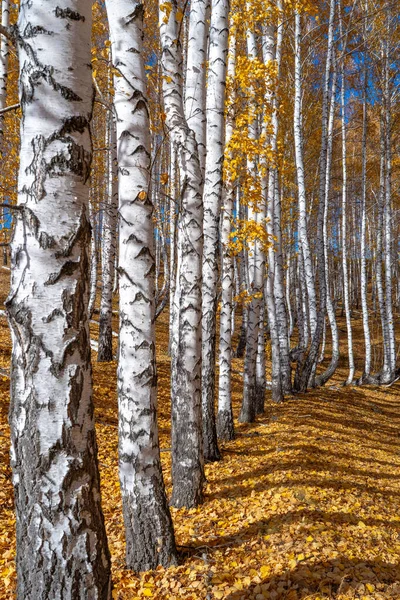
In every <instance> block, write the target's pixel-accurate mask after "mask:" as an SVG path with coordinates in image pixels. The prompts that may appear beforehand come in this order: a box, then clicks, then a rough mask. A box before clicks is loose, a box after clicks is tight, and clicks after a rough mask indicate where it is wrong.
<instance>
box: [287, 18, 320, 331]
mask: <svg viewBox="0 0 400 600" xmlns="http://www.w3.org/2000/svg"><path fill="white" fill-rule="evenodd" d="M294 19H295V34H294V36H295V55H294V59H295V66H294V70H295V71H294V84H295V98H294V113H293V114H294V145H295V158H296V175H297V187H298V206H299V224H298V226H299V242H300V247H301V252H302V254H303V264H304V275H305V284H306V288H307V298H308V311H309V315H310V328H311V335H313V333H314V331H315V328H316V326H317V301H316V292H315V282H314V274H313V270H312V261H311V251H310V244H309V240H308V232H307V204H306V202H307V200H306V187H305V178H304V157H303V116H302V69H301V61H302V57H301V40H302V33H301V15H300V13H299V11H298V10H297V9H296V10H295V15H294Z"/></svg>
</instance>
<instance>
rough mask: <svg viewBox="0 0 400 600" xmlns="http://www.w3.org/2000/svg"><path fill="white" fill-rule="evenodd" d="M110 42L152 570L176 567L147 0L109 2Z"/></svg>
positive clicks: (122, 414) (131, 542) (135, 563)
mask: <svg viewBox="0 0 400 600" xmlns="http://www.w3.org/2000/svg"><path fill="white" fill-rule="evenodd" d="M106 7H107V14H108V19H109V26H110V37H111V41H112V58H113V64H114V68H115V69H117V70H118V71H119V73H120V74H121V76H120V77H115V82H114V86H115V101H114V102H115V110H116V114H117V138H118V167H119V169H118V171H119V223H120V230H119V231H120V236H119V266H118V271H119V296H120V337H119V352H118V406H119V477H120V485H121V494H122V506H123V514H124V523H125V538H126V563H127V567H128V568H129V569H132V570H135V571H147V570H149V569H154V568H156V567H157V565H163V566H165V567H166V566H169V565H171V564H175V562H176V549H175V541H174V534H173V528H172V521H171V516H170V513H169V509H168V504H167V498H166V495H165V489H164V482H163V476H162V470H161V463H160V449H159V438H158V426H157V371H156V357H155V319H154V316H155V286H154V283H155V282H154V228H153V221H152V213H153V205H152V202H151V199H150V197H149V184H150V156H151V154H150V122H149V112H148V106H147V98H146V76H145V71H144V59H143V47H142V37H143V13H144V7H143V3H142V2H140V1H136V0H106Z"/></svg>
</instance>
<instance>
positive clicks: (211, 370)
mask: <svg viewBox="0 0 400 600" xmlns="http://www.w3.org/2000/svg"><path fill="white" fill-rule="evenodd" d="M228 13H229V1H228V0H212V2H211V23H210V48H209V57H208V74H207V154H206V168H205V181H204V192H203V206H204V220H203V231H204V249H203V287H202V381H201V386H202V409H203V451H204V458H205V460H207V461H214V460H219V459H220V457H221V456H220V453H219V450H218V445H217V431H216V426H215V416H214V414H215V409H214V395H215V344H216V314H217V298H218V294H217V283H218V245H219V225H220V212H221V199H222V191H223V180H222V170H223V165H224V148H225V123H224V110H225V88H226V66H227V55H228Z"/></svg>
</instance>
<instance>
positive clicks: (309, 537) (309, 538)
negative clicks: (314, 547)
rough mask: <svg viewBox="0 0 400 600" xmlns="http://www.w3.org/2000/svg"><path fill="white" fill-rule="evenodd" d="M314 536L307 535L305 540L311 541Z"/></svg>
mask: <svg viewBox="0 0 400 600" xmlns="http://www.w3.org/2000/svg"><path fill="white" fill-rule="evenodd" d="M313 541H314V538H313V536H312V535H309V536H308V538H306V542H313Z"/></svg>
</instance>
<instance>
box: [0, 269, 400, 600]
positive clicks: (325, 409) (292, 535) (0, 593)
mask: <svg viewBox="0 0 400 600" xmlns="http://www.w3.org/2000/svg"><path fill="white" fill-rule="evenodd" d="M2 279H3V278H1V280H2ZM0 300H3V297H2V298H0ZM1 308H3V306H2V305H0V309H1ZM166 327H167V316H166V315H165V316H164V315H162V316H161V317H160V320H159V322H158V347H157V351H158V375H159V414H160V437H161V448H162V450H163V452H162V454H161V456H162V461H163V467H164V473H165V481H166V484H167V488H168V492H169V493H170V491H171V488H170V484H171V481H170V453H169V451H168V450H169V446H170V442H169V433H170V423H169V408H170V407H169V366H170V362H169V358H168V356H167V354H166V347H167V341H168V340H167V329H166ZM94 358H95V354H94ZM9 361H10V339H9V334H8V328H7V323H6V320H5V319H0V367H2V368H8V367H9ZM234 363H235V364H234V370H235V373H234V377H233V383H234V410H235V417H236V416H237V414H238V411H239V405H240V399H241V386H242V379H241V377H240V375H239V372H240V370H241V361H239V360H237V359H235V361H234ZM115 370H116V363H115V362H113V363H107V364H104V363H103V364H97V363H95V362H94V398H95V405H96V419H97V432H98V442H99V461H100V470H101V477H102V495H103V508H104V513H105V518H106V525H107V531H108V536H109V543H110V549H111V553H112V557H113V579H114V584H115V590H114V595H113V598H118V599H121V600H122V599H123V600H125V599H126V600H128V599H129V600H134V599H136V598H142V597H144V598H146V597H152V598H160V599H168V600H178V599H181V598H191V599H193V600H197V599H204V600H205V599H209V600H213V599H214V598H215V599H220V598H226V599H229V600H239V599H240V598H243V599H255V600H262V599H263V598H269V599H282V600H284V599H285V600H300V599H301V600H305V599H309V600H317V599H322V598H337V599H345V598H360V599H364V600H365V599H369V600H379V599H386V598H392V599H400V401H399V393H400V385H399V384H398V383H397V384H395V385H393V386H392V387H389V388H382V389H374V388H368V387H363V388H352V387H351V388H345V387H341V386H339V385H338V382H339V381H340V380H343V379H344V376H345V370H344V369H342V370H341V371H340V372H338V377H337V378H336V379H335V381H334V383H333V384H332V386H329V385H328V386H327V388H325V389H318V390H315V391H312V392H309V393H307V394H304V395H298V396H296V397H293V398H290V399H289V400H287V401H286V402H285V403H284V404H282V405H272V404H271V403H270V402H269V400H267V408H266V414H265V415H264V416H263V417H261V418H259V419H258V421H257V423H255V424H253V425H238V426H237V438H236V439H235V440H234V441H232V442H229V443H227V444H224V445H223V446H222V457H223V460H222V461H221V462H219V463H213V464H208V465H206V475H207V480H208V483H207V486H206V498H205V502H204V504H203V506H201V507H199V508H197V509H192V510H184V509H180V510H176V509H172V513H173V518H174V525H175V531H176V536H177V543H178V544H179V545H180V547H181V548H180V549H181V553H182V564H181V565H180V566H179V567H177V568H172V569H169V570H162V569H160V570H157V571H155V572H151V573H145V574H142V575H140V576H136V575H134V574H132V573H131V572H129V571H126V570H124V569H123V566H124V540H123V523H122V514H121V508H120V496H119V485H118V474H117V402H116V384H115ZM332 388H333V389H332ZM267 397H268V393H267ZM8 404H9V380H8V378H7V377H1V376H0V465H1V471H0V575H1V577H0V599H1V600H6V599H7V600H9V599H10V598H12V597H13V588H14V585H15V568H14V561H13V558H14V551H15V549H14V543H15V538H14V514H13V501H12V487H11V472H10V468H9V466H8V462H9V461H8V455H9V430H8V425H7V412H8Z"/></svg>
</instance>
